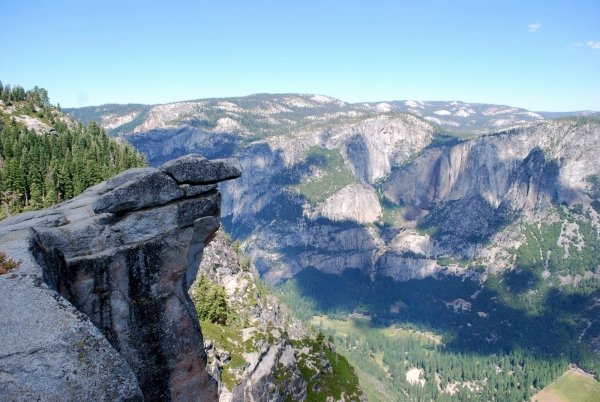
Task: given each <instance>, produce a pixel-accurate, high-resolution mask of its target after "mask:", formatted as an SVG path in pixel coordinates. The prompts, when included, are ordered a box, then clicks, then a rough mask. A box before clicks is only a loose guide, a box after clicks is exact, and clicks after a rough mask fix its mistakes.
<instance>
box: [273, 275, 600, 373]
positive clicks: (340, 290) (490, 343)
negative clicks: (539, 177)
mask: <svg viewBox="0 0 600 402" xmlns="http://www.w3.org/2000/svg"><path fill="white" fill-rule="evenodd" d="M513 272H514V271H513ZM530 281H531V278H530V277H529V276H525V277H524V278H520V277H511V274H509V275H505V276H504V277H500V278H497V279H496V280H491V281H489V283H488V282H486V286H485V287H483V286H481V285H480V284H479V282H476V281H471V280H469V279H464V278H458V277H454V276H441V277H439V278H438V279H434V278H426V279H420V280H414V279H413V280H410V281H407V282H394V281H392V280H390V279H389V278H375V280H373V281H371V279H370V278H369V277H368V276H366V275H364V274H362V273H361V272H359V271H357V270H349V271H346V272H345V273H344V274H343V275H342V276H337V275H331V274H325V273H322V272H320V271H317V270H315V269H313V268H308V269H305V270H304V271H302V272H300V273H299V274H297V275H296V276H295V277H294V278H293V279H291V280H289V281H288V282H286V283H285V284H283V285H282V290H283V292H284V294H285V296H284V297H285V300H286V302H287V303H288V304H289V305H290V306H291V307H292V309H294V310H295V311H297V312H301V314H303V315H304V317H303V318H304V319H309V318H312V316H313V315H320V314H327V315H328V316H330V317H333V318H337V319H342V320H345V319H346V317H347V315H348V314H351V313H360V314H364V315H367V316H370V317H371V322H372V324H373V325H374V326H376V327H377V326H381V327H384V326H389V325H393V324H402V325H406V326H408V327H412V328H417V329H422V330H427V331H433V332H434V333H438V334H443V338H442V342H443V343H444V344H445V348H444V349H445V350H446V351H449V352H454V353H462V354H465V353H474V354H503V353H509V352H513V351H516V350H525V351H527V352H528V353H530V354H532V355H534V356H538V357H540V358H565V357H566V358H569V359H570V361H575V362H577V361H579V360H580V359H581V357H582V356H581V355H580V354H581V353H582V348H583V347H582V345H581V344H580V343H578V339H579V338H578V337H579V335H580V334H581V333H582V332H583V331H584V329H585V328H586V326H587V322H586V317H585V316H584V314H589V315H594V318H600V317H597V316H599V315H600V314H599V313H600V311H598V310H600V309H598V308H596V309H595V311H590V307H591V306H592V305H594V303H595V298H598V297H600V290H595V291H591V290H592V289H593V288H594V286H593V285H592V284H590V285H589V288H588V289H585V288H582V289H580V290H579V291H575V292H571V293H567V292H562V291H560V290H558V289H555V288H552V289H548V290H547V292H545V294H544V295H543V297H541V298H540V300H539V301H537V302H535V303H531V302H527V301H523V300H522V298H520V297H519V296H518V295H517V293H518V292H523V290H524V288H523V287H522V283H529V284H530ZM505 282H509V283H511V285H510V290H508V289H507V286H506V283H505ZM530 285H531V284H530ZM530 285H529V286H530ZM597 285H598V284H596V287H597ZM520 296H522V294H521V295H520ZM588 318H589V317H588ZM598 332H600V327H599V326H598V324H595V325H594V326H592V327H590V328H588V330H587V332H586V336H588V337H589V336H591V335H592V334H596V335H597V333H598Z"/></svg>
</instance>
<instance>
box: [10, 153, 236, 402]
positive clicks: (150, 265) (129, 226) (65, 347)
mask: <svg viewBox="0 0 600 402" xmlns="http://www.w3.org/2000/svg"><path fill="white" fill-rule="evenodd" d="M240 175H241V170H240V167H239V164H238V163H237V161H234V160H214V161H208V160H206V159H204V158H202V157H201V156H199V155H189V156H185V157H182V158H179V159H177V160H175V161H171V162H168V163H166V164H164V165H162V166H161V167H159V168H158V169H154V168H146V169H130V170H128V171H126V172H123V173H121V174H120V175H118V176H116V177H114V178H112V179H110V180H108V181H106V182H103V183H101V184H98V185H96V186H94V187H92V188H90V189H88V190H86V191H85V192H84V193H83V194H81V195H80V196H78V197H76V198H74V199H72V200H70V201H68V202H65V203H63V204H60V205H57V206H55V207H52V208H49V209H46V210H43V211H36V212H29V213H24V214H20V215H17V216H15V217H12V218H9V219H6V220H4V221H2V222H0V251H3V252H4V253H6V254H7V256H8V257H9V258H12V259H14V260H18V261H20V265H19V267H17V268H16V269H13V270H11V271H10V272H8V273H7V274H5V275H1V276H0V305H1V306H2V307H0V328H2V330H1V331H0V400H28V401H29V400H98V401H101V400H106V401H116V400H123V401H142V400H147V401H151V400H161V401H169V400H173V401H177V400H180V401H213V400H217V399H218V397H217V386H216V382H215V381H214V380H213V379H212V378H211V377H210V376H209V375H208V374H207V372H206V353H205V351H204V349H203V339H202V334H201V331H200V328H199V325H198V320H197V317H196V313H195V310H194V306H193V304H192V303H191V301H190V299H189V296H188V293H187V290H188V288H189V287H190V285H191V283H192V281H193V280H194V278H195V277H196V272H197V270H198V266H199V261H200V258H201V255H202V250H203V248H204V246H205V245H206V244H207V243H208V242H209V241H210V240H211V239H212V237H213V236H214V234H215V232H216V231H217V229H218V228H219V218H220V205H221V197H220V193H219V191H218V189H217V183H218V182H220V181H223V180H228V179H232V178H236V177H239V176H240Z"/></svg>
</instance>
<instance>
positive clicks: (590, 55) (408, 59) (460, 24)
mask: <svg viewBox="0 0 600 402" xmlns="http://www.w3.org/2000/svg"><path fill="white" fill-rule="evenodd" d="M0 40H1V41H0V80H2V82H3V83H4V84H20V85H22V86H24V87H26V88H31V87H33V86H34V85H39V86H42V87H44V88H46V89H48V91H49V92H50V97H51V101H52V102H54V103H57V102H58V103H60V104H61V106H63V107H72V106H86V105H98V104H102V103H128V102H138V103H162V102H171V101H178V100H186V99H197V98H205V97H222V96H241V95H248V94H251V93H258V92H301V93H319V94H324V95H330V96H334V97H337V98H340V99H342V100H345V101H349V102H359V101H379V100H395V99H416V100H463V101H467V102H488V103H500V104H509V105H514V106H521V107H526V108H529V109H533V110H548V111H569V110H583V109H592V110H600V1H598V0H590V1H585V0H584V1H575V0H571V1H525V0H520V1H512V0H505V1H484V0H479V1H377V0H371V1H358V0H346V1H328V0H320V1H313V0H303V1H300V0H297V1H295V0H289V1H282V0H279V1H259V0H256V1H227V0H221V1H177V0H175V1H168V2H167V1H164V2H153V1H149V0H147V1H127V0H121V1H108V0H104V1H80V0H77V1H75V0H74V1H62V0H55V1H29V0H20V1H9V0H2V1H1V2H0Z"/></svg>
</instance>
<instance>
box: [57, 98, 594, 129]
mask: <svg viewBox="0 0 600 402" xmlns="http://www.w3.org/2000/svg"><path fill="white" fill-rule="evenodd" d="M65 112H67V113H70V114H72V115H73V116H74V117H75V118H76V119H77V120H79V121H81V122H83V123H87V122H89V121H99V122H100V124H101V125H102V126H103V127H104V128H105V129H106V130H107V131H108V132H109V134H112V135H122V134H128V133H131V132H141V131H147V130H151V129H153V128H164V127H166V126H170V127H173V126H180V125H186V124H189V125H192V126H197V127H201V128H205V129H210V130H212V131H238V132H242V133H244V132H245V133H254V134H256V132H257V131H259V132H262V131H264V132H272V131H275V130H277V129H297V128H298V127H302V126H304V125H307V124H309V123H316V122H319V121H321V122H323V121H327V120H331V119H334V118H336V117H338V118H339V117H343V116H345V117H367V116H373V115H378V114H386V113H392V114H394V113H410V114H413V115H415V116H419V117H421V118H423V119H425V120H427V121H428V122H430V123H432V124H434V125H436V126H438V127H439V128H440V129H441V130H442V131H448V132H451V133H455V134H460V135H467V136H473V135H477V134H482V133H489V132H495V131H500V130H505V129H508V128H512V127H515V126H519V125H523V124H527V123H532V122H536V121H544V120H549V119H553V118H559V117H576V116H590V115H598V114H599V112H594V111H576V112H535V111H530V110H527V109H523V108H519V107H511V106H504V105H494V104H484V103H467V102H460V101H425V102H424V101H414V100H395V101H383V102H360V103H347V102H344V101H341V100H338V99H335V98H331V97H328V96H323V95H308V94H254V95H248V96H244V97H229V98H209V99H197V100H190V101H181V102H173V103H166V104H158V105H143V104H106V105H100V106H87V107H82V108H70V109H65ZM159 116H161V117H159ZM261 120H262V121H261ZM250 121H252V123H254V124H249V123H250ZM257 121H258V122H260V124H258V125H255V123H256V122H257Z"/></svg>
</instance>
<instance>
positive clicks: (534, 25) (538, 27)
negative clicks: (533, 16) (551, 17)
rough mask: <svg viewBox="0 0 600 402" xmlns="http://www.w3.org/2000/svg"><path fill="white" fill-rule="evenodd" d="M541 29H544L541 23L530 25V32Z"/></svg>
mask: <svg viewBox="0 0 600 402" xmlns="http://www.w3.org/2000/svg"><path fill="white" fill-rule="evenodd" d="M541 27H542V24H541V23H540V22H535V23H533V24H529V25H528V28H529V32H536V31H537V30H538V29H540V28H541Z"/></svg>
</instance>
